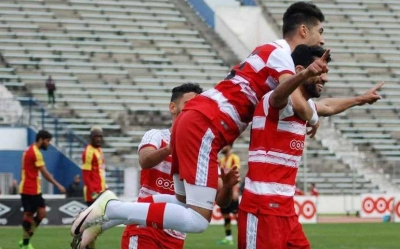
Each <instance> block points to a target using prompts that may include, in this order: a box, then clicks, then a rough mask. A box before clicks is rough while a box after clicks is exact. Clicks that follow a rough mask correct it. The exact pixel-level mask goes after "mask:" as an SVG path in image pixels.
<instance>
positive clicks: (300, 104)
mask: <svg viewBox="0 0 400 249" xmlns="http://www.w3.org/2000/svg"><path fill="white" fill-rule="evenodd" d="M329 53H330V50H329V49H327V50H326V51H325V53H324V54H323V55H322V56H321V58H319V59H317V60H315V61H314V62H313V63H311V64H310V65H309V66H308V67H307V68H306V69H305V70H302V71H301V72H299V73H297V74H296V75H293V76H290V77H287V74H284V75H282V76H281V77H280V78H279V82H281V83H280V84H279V85H278V86H277V87H276V89H275V90H274V92H273V93H272V94H271V96H270V104H271V106H272V107H274V108H280V107H282V106H285V105H286V104H287V101H288V98H289V96H290V95H291V94H292V93H293V92H295V90H296V89H297V88H298V87H299V86H300V84H302V83H303V82H304V81H305V80H306V79H308V78H311V77H314V76H318V75H321V74H323V73H327V72H328V71H329V68H328V65H327V58H328V56H329ZM281 79H282V81H281ZM299 95H300V96H299ZM293 97H294V98H295V101H296V102H297V110H296V107H295V106H293V108H294V110H295V112H296V114H297V115H298V116H299V117H301V118H304V120H310V119H311V118H312V116H313V110H312V109H311V108H310V105H309V104H308V103H307V101H306V100H305V98H304V97H303V96H302V94H301V92H300V91H297V93H295V96H293ZM293 104H295V103H293Z"/></svg>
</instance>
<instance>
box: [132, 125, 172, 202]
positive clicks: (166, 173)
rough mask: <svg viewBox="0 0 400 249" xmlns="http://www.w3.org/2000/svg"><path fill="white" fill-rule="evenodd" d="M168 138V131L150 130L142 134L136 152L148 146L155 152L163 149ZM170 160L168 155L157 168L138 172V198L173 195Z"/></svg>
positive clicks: (169, 136)
mask: <svg viewBox="0 0 400 249" xmlns="http://www.w3.org/2000/svg"><path fill="white" fill-rule="evenodd" d="M170 138H171V132H170V130H169V129H163V130H156V129H153V130H150V131H148V132H146V133H145V134H144V136H143V138H142V141H141V143H140V144H139V149H138V151H140V150H141V149H143V148H145V147H149V146H151V147H154V148H155V149H157V150H158V149H161V148H164V147H166V146H167V145H168V144H169V141H170ZM171 159H172V158H171V155H169V156H167V157H166V158H165V160H164V161H162V162H161V163H159V164H158V165H157V166H155V167H153V168H151V169H144V170H142V171H141V172H140V186H141V188H140V192H139V198H140V197H146V196H149V195H154V194H170V195H175V191H174V181H173V178H172V176H171Z"/></svg>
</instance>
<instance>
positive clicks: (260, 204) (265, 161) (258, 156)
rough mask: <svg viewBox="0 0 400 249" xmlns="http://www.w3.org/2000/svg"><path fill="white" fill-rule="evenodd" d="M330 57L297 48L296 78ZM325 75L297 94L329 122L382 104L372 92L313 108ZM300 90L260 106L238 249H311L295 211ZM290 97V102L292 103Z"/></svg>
mask: <svg viewBox="0 0 400 249" xmlns="http://www.w3.org/2000/svg"><path fill="white" fill-rule="evenodd" d="M328 53H329V51H326V50H324V49H323V48H321V47H319V46H312V47H309V46H306V45H300V46H298V47H297V48H296V49H295V50H294V52H293V54H292V57H293V61H294V63H295V65H296V73H297V74H301V73H304V72H306V68H307V67H308V66H309V65H310V64H311V63H312V62H313V61H314V60H316V59H317V58H318V59H321V60H323V61H326V62H329V61H330V55H329V54H328ZM327 80H328V79H327V75H326V74H322V75H321V76H315V77H312V78H309V79H307V80H304V82H303V83H302V84H301V85H300V87H299V89H300V91H301V93H302V95H303V96H304V97H305V98H306V99H307V100H308V102H309V104H310V106H311V107H312V108H316V110H317V112H318V115H320V116H331V115H334V114H337V113H340V112H343V111H345V110H346V109H348V108H350V107H352V106H355V105H363V104H366V103H370V104H371V103H374V102H375V101H377V100H379V99H380V96H379V94H377V93H376V91H377V90H378V89H379V88H380V87H381V84H380V85H377V86H376V87H374V88H372V89H370V90H369V91H368V92H366V93H365V94H363V95H361V96H357V97H351V98H343V99H338V98H331V99H324V100H322V101H320V102H316V103H315V104H314V102H313V101H311V100H309V99H310V98H317V97H319V96H320V94H321V91H322V90H323V87H324V84H325V83H326V82H327ZM295 89H296V85H295V84H292V85H289V84H281V85H279V86H278V87H277V88H276V89H275V90H274V91H272V92H269V93H267V94H266V95H265V96H264V97H263V99H262V100H261V101H260V103H259V104H258V105H257V107H256V110H255V114H254V117H253V123H252V131H251V138H250V146H249V160H248V161H249V170H248V173H247V175H246V178H245V189H244V192H243V195H242V200H241V203H240V206H239V221H238V230H239V233H238V248H239V249H250V248H251V249H257V248H260V249H261V248H274V249H295V248H296V249H308V248H310V244H309V242H308V240H307V238H306V237H305V235H304V232H303V230H302V227H301V225H300V223H299V222H298V217H297V216H296V214H295V210H294V200H293V196H294V193H295V189H296V185H295V180H296V175H297V169H298V166H299V164H300V159H301V156H302V154H303V149H304V141H305V135H306V125H307V122H306V121H304V120H303V119H301V118H300V117H299V116H297V115H296V114H295V111H294V109H293V103H292V97H291V94H292V93H293V91H295ZM289 96H290V97H289Z"/></svg>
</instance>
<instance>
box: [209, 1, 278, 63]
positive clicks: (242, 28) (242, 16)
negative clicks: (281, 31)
mask: <svg viewBox="0 0 400 249" xmlns="http://www.w3.org/2000/svg"><path fill="white" fill-rule="evenodd" d="M215 31H216V32H217V33H218V34H219V36H220V37H221V38H222V39H223V40H224V41H225V42H226V43H227V44H228V45H229V46H230V47H231V49H232V50H233V51H234V52H235V54H236V55H237V56H238V57H239V59H241V60H243V59H245V58H246V57H247V56H248V55H249V54H250V52H251V51H252V50H253V49H254V48H255V47H257V46H259V45H262V44H265V43H268V42H272V41H275V40H277V39H279V36H278V35H277V34H275V32H274V30H273V28H272V26H271V25H269V24H268V23H267V22H266V21H265V18H264V17H263V15H262V11H261V8H259V7H257V6H255V7H248V6H245V7H226V6H218V7H216V8H215Z"/></svg>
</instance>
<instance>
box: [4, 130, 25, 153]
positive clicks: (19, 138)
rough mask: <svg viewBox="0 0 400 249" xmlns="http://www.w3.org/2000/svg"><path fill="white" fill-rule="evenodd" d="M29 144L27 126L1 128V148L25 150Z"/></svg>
mask: <svg viewBox="0 0 400 249" xmlns="http://www.w3.org/2000/svg"><path fill="white" fill-rule="evenodd" d="M27 146H28V130H27V129H26V128H10V127H4V128H3V127H2V128H0V150H25V149H26V147H27Z"/></svg>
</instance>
